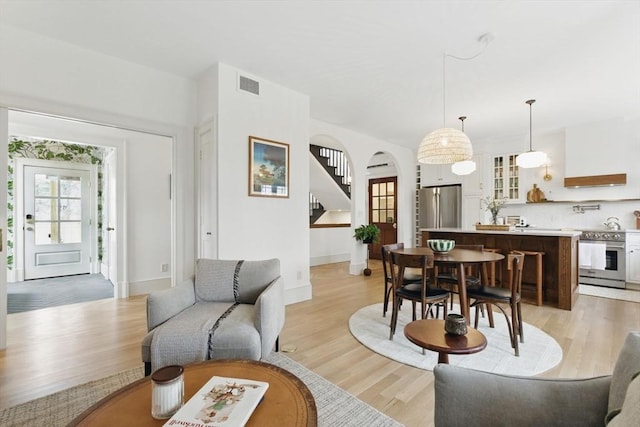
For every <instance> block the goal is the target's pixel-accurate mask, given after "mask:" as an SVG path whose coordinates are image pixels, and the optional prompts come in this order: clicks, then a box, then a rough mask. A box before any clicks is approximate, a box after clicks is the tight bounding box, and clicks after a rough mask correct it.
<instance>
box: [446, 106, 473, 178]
mask: <svg viewBox="0 0 640 427" xmlns="http://www.w3.org/2000/svg"><path fill="white" fill-rule="evenodd" d="M466 118H467V116H460V117H458V119H459V120H460V121H461V122H462V133H464V120H465V119H466ZM475 170H476V162H474V161H473V160H463V161H461V162H455V163H454V164H452V165H451V172H453V173H454V174H456V175H469V174H470V173H472V172H474V171H475Z"/></svg>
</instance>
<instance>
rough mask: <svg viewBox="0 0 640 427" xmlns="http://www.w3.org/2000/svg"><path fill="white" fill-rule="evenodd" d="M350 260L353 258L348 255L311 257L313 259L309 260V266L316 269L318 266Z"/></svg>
mask: <svg viewBox="0 0 640 427" xmlns="http://www.w3.org/2000/svg"><path fill="white" fill-rule="evenodd" d="M350 259H351V256H350V255H349V254H348V253H346V254H335V255H325V256H317V257H311V259H310V260H309V264H310V265H311V267H314V266H316V265H324V264H333V263H335V262H344V261H349V260H350Z"/></svg>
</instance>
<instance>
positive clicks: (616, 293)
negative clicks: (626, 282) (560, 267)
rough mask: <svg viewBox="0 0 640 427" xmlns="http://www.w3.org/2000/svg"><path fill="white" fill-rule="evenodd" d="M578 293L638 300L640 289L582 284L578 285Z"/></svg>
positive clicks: (623, 299) (639, 300) (639, 298)
mask: <svg viewBox="0 0 640 427" xmlns="http://www.w3.org/2000/svg"><path fill="white" fill-rule="evenodd" d="M578 293H579V294H580V295H590V296H592V297H600V298H609V299H619V300H622V301H631V302H640V291H636V290H631V289H617V288H606V287H604V286H593V285H583V284H582V283H580V285H579V286H578Z"/></svg>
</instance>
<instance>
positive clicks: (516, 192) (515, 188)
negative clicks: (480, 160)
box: [492, 154, 521, 201]
mask: <svg viewBox="0 0 640 427" xmlns="http://www.w3.org/2000/svg"><path fill="white" fill-rule="evenodd" d="M516 157H517V154H504V155H501V156H495V157H494V158H493V169H492V173H493V176H492V181H493V197H494V198H495V199H503V198H506V199H507V200H510V201H516V200H520V198H521V197H520V196H521V194H520V193H521V191H520V184H519V180H518V165H516Z"/></svg>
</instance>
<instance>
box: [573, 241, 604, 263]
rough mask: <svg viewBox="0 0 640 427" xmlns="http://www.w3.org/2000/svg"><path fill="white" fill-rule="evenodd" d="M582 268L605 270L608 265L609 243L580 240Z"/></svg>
mask: <svg viewBox="0 0 640 427" xmlns="http://www.w3.org/2000/svg"><path fill="white" fill-rule="evenodd" d="M579 253H580V255H579V259H578V261H579V264H580V268H589V269H593V270H604V269H605V267H606V266H607V245H606V244H605V243H587V242H579Z"/></svg>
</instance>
